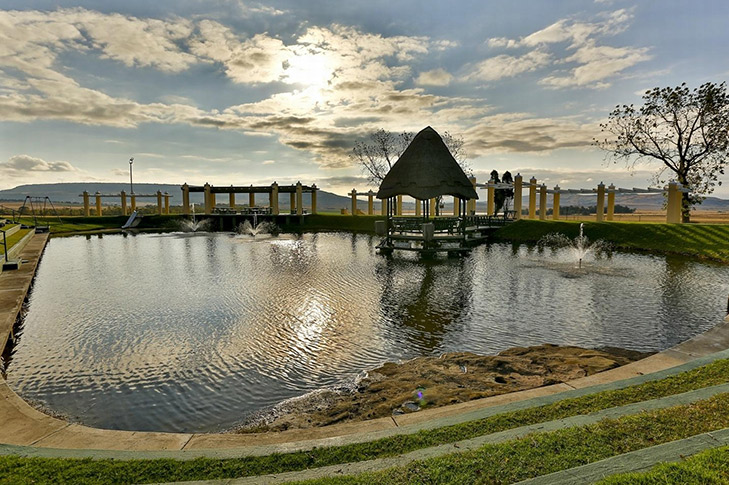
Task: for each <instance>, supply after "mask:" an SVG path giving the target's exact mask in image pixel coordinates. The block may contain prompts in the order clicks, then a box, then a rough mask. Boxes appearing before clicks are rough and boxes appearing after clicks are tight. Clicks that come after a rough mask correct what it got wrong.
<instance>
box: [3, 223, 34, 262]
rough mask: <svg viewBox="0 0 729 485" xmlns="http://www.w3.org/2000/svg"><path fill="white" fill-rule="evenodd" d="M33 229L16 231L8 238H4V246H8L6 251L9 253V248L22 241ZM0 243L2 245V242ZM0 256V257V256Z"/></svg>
mask: <svg viewBox="0 0 729 485" xmlns="http://www.w3.org/2000/svg"><path fill="white" fill-rule="evenodd" d="M32 230H33V229H18V230H17V231H16V232H14V233H13V234H11V235H10V236H7V237H6V244H7V245H8V247H7V250H8V251H10V248H12V247H13V246H15V244H17V242H18V241H20V240H21V239H23V238H24V237H25V235H26V234H28V233H29V232H30V231H32ZM0 243H2V240H0ZM0 256H1V255H0Z"/></svg>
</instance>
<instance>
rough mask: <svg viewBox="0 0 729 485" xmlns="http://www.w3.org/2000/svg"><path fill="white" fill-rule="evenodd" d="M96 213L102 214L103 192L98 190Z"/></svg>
mask: <svg viewBox="0 0 729 485" xmlns="http://www.w3.org/2000/svg"><path fill="white" fill-rule="evenodd" d="M96 215H97V216H100V215H101V192H96Z"/></svg>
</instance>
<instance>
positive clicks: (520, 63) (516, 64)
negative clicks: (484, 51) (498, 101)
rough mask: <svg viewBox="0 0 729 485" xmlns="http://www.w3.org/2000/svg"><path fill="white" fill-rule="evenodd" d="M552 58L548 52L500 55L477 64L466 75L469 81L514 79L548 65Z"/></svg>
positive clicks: (537, 51) (535, 51) (536, 51)
mask: <svg viewBox="0 0 729 485" xmlns="http://www.w3.org/2000/svg"><path fill="white" fill-rule="evenodd" d="M550 61H551V56H550V54H548V53H547V52H543V51H540V50H534V51H531V52H528V53H526V54H524V55H523V56H518V57H517V56H507V55H500V56H496V57H491V58H489V59H486V60H484V61H481V62H479V63H478V64H476V65H475V66H474V67H473V69H472V70H471V72H470V73H469V74H467V75H466V79H467V80H478V81H497V80H499V79H503V78H508V77H514V76H516V75H518V74H522V73H525V72H529V71H534V70H536V69H538V68H540V67H544V66H546V65H548V64H549V63H550Z"/></svg>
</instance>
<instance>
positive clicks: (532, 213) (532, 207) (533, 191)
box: [529, 177, 537, 219]
mask: <svg viewBox="0 0 729 485" xmlns="http://www.w3.org/2000/svg"><path fill="white" fill-rule="evenodd" d="M536 218H537V179H536V177H532V178H530V179H529V219H536Z"/></svg>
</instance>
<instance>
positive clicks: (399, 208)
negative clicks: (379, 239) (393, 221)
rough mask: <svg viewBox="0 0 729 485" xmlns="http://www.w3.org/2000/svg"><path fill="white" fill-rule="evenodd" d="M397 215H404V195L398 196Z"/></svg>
mask: <svg viewBox="0 0 729 485" xmlns="http://www.w3.org/2000/svg"><path fill="white" fill-rule="evenodd" d="M395 210H396V212H395V215H396V216H401V215H402V195H398V196H397V205H396V206H395Z"/></svg>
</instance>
